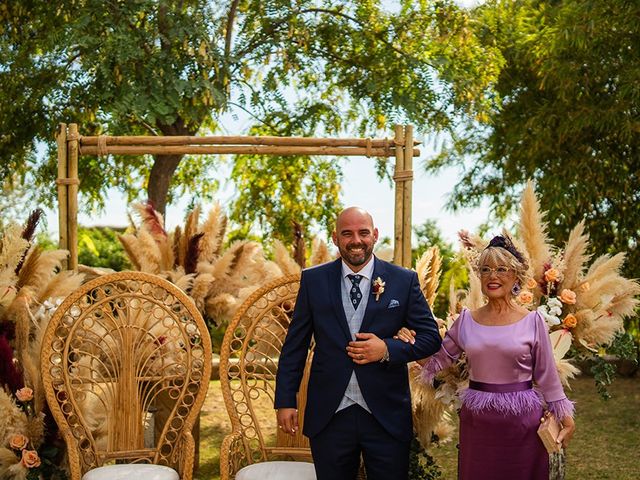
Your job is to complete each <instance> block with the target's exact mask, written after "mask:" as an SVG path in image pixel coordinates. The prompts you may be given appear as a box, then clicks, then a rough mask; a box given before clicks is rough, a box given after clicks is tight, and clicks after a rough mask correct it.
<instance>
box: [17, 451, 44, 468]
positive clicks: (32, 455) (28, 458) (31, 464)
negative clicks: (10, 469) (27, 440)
mask: <svg viewBox="0 0 640 480" xmlns="http://www.w3.org/2000/svg"><path fill="white" fill-rule="evenodd" d="M20 463H22V465H24V466H25V467H27V468H37V467H39V466H40V457H39V456H38V452H36V451H35V450H22V460H20Z"/></svg>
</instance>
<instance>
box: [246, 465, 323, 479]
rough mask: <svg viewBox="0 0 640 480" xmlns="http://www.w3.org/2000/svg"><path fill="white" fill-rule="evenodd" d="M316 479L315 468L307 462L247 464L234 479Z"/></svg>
mask: <svg viewBox="0 0 640 480" xmlns="http://www.w3.org/2000/svg"><path fill="white" fill-rule="evenodd" d="M292 479H295V480H316V470H315V468H314V467H313V463H309V462H260V463H254V464H253V465H247V466H246V467H244V468H243V469H242V470H240V471H239V472H238V473H237V474H236V480H292Z"/></svg>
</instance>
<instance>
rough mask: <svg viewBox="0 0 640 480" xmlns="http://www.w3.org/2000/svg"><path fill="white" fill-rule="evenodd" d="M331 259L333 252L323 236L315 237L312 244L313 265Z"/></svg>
mask: <svg viewBox="0 0 640 480" xmlns="http://www.w3.org/2000/svg"><path fill="white" fill-rule="evenodd" d="M330 261H331V254H330V253H329V248H328V247H327V244H326V242H325V241H324V240H322V239H321V238H318V237H316V238H314V239H313V242H312V245H311V260H310V262H311V265H312V266H313V265H320V264H322V263H327V262H330Z"/></svg>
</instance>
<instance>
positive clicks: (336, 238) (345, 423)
mask: <svg viewBox="0 0 640 480" xmlns="http://www.w3.org/2000/svg"><path fill="white" fill-rule="evenodd" d="M377 239H378V230H377V229H376V228H375V227H374V225H373V219H372V218H371V215H369V214H368V213H367V212H366V211H364V210H362V209H360V208H356V207H351V208H347V209H346V210H344V211H343V212H342V213H340V215H339V216H338V219H337V221H336V229H335V231H334V232H333V242H334V243H335V245H336V246H337V247H338V250H339V251H340V256H341V258H340V259H338V260H336V261H334V262H330V263H326V264H323V265H319V266H317V267H314V268H310V269H307V270H304V271H303V272H302V278H301V281H300V290H299V292H298V298H297V300H296V306H295V309H294V312H293V319H292V321H291V324H290V326H289V331H288V333H287V337H286V340H285V343H284V345H283V347H282V353H281V356H280V362H279V366H278V373H277V377H276V393H275V408H276V409H277V410H278V412H277V417H278V427H279V428H281V429H283V430H284V431H285V432H287V433H289V434H294V433H295V432H296V430H297V429H298V415H297V410H296V407H297V404H296V393H297V392H298V389H299V387H300V381H301V379H302V375H303V370H304V365H305V361H306V358H307V351H308V348H309V344H310V341H311V337H312V336H313V338H314V339H315V342H316V347H315V353H314V357H313V362H312V365H311V375H310V378H309V389H308V394H307V406H306V413H305V419H304V432H303V433H304V434H305V435H306V436H308V437H309V440H310V443H311V453H312V455H313V460H314V465H315V469H316V474H317V477H318V479H319V480H353V479H355V478H356V475H357V471H358V466H359V462H360V455H361V454H362V457H363V458H364V464H365V468H366V472H367V478H368V480H383V479H384V480H393V479H398V480H406V478H407V476H408V468H409V445H410V442H411V438H412V423H411V395H410V391H409V382H408V375H407V362H410V361H412V360H417V359H420V358H425V357H427V356H429V355H432V354H433V353H435V352H437V351H438V349H439V348H440V342H441V340H440V335H439V334H438V328H437V326H436V322H435V320H434V318H433V315H432V313H431V310H430V309H429V306H428V305H427V302H426V300H425V298H424V296H423V295H422V293H421V291H420V285H419V282H418V277H417V275H416V273H415V272H413V271H411V270H407V269H404V268H401V267H398V266H394V265H392V264H390V263H388V262H384V261H382V260H379V259H378V258H376V257H375V256H374V255H373V247H374V245H375V243H376V241H377ZM402 327H407V328H409V329H411V330H414V331H415V332H416V336H415V342H414V343H413V344H410V343H405V342H402V341H400V340H396V339H394V338H393V336H394V335H395V334H396V332H398V330H400V328H402Z"/></svg>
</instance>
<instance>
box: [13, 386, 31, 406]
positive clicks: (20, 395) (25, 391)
mask: <svg viewBox="0 0 640 480" xmlns="http://www.w3.org/2000/svg"><path fill="white" fill-rule="evenodd" d="M16 398H17V399H18V400H20V401H21V402H28V401H29V400H33V390H31V389H30V388H29V387H24V388H21V389H20V390H18V391H17V392H16Z"/></svg>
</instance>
